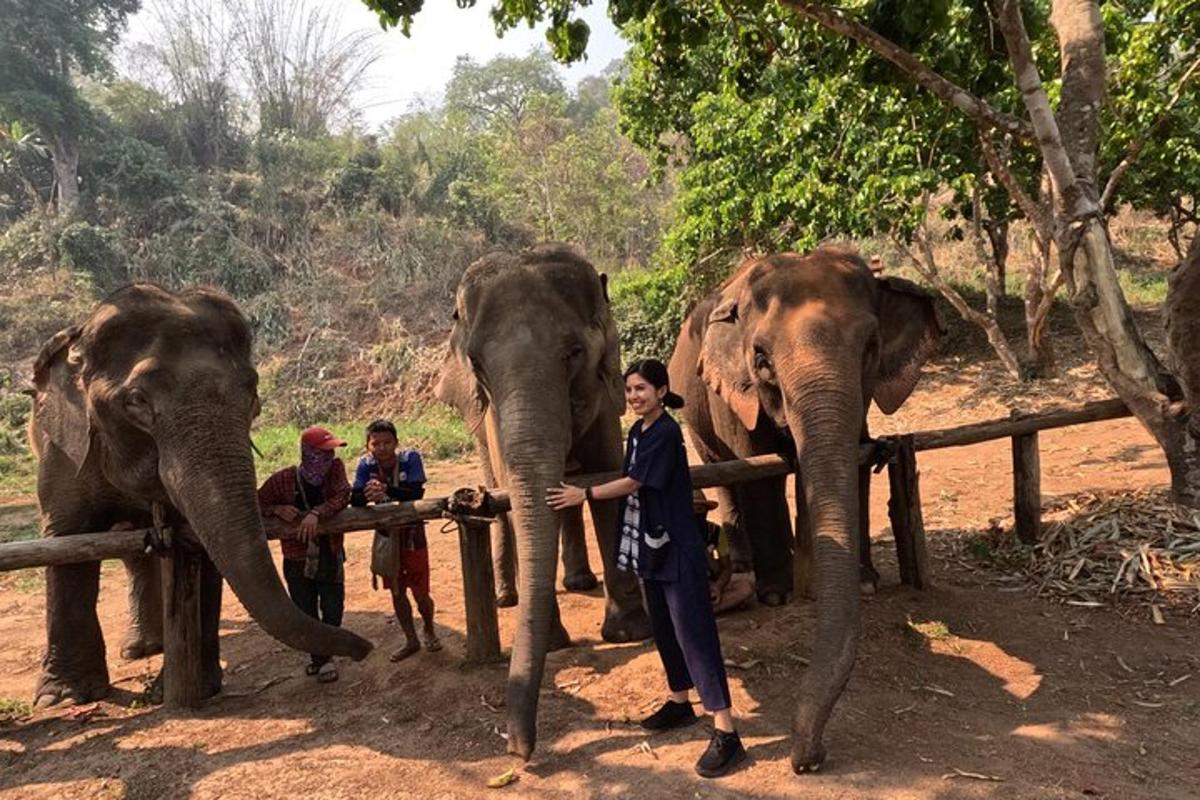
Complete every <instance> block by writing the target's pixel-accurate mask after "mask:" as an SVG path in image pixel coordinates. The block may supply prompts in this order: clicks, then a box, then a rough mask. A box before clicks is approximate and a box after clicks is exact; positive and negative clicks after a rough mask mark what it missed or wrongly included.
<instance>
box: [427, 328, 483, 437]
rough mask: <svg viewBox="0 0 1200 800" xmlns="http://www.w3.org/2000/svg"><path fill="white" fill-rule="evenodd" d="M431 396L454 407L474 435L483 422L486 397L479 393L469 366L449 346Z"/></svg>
mask: <svg viewBox="0 0 1200 800" xmlns="http://www.w3.org/2000/svg"><path fill="white" fill-rule="evenodd" d="M433 395H434V397H436V398H437V399H438V400H441V401H442V402H443V403H445V404H447V405H451V406H454V407H455V408H457V409H458V411H459V413H460V414H462V415H463V419H464V420H466V423H467V429H468V431H469V432H470V433H475V431H476V430H477V429H478V428H479V426H480V424H481V423H482V422H483V415H484V412H485V411H486V409H487V396H486V395H485V394H484V393H483V392H482V391H480V389H479V382H478V381H476V380H475V376H474V374H472V372H471V368H470V365H468V364H467V363H466V360H465V359H464V358H462V357H461V356H459V354H458V353H457V352H456V351H455V350H454V347H453V346H451V348H450V352H449V353H447V354H446V363H445V365H444V366H443V368H442V377H441V378H439V379H438V382H437V385H436V386H435V387H434V389H433Z"/></svg>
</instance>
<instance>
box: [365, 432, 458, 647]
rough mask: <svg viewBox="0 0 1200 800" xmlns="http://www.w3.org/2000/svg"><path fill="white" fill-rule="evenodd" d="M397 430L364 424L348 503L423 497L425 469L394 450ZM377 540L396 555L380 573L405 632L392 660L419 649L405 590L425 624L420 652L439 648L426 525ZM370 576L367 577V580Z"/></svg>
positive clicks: (392, 530)
mask: <svg viewBox="0 0 1200 800" xmlns="http://www.w3.org/2000/svg"><path fill="white" fill-rule="evenodd" d="M397 446H398V439H397V436H396V426H395V425H393V424H392V423H391V422H390V421H388V420H386V419H377V420H375V421H374V422H372V423H371V424H370V425H368V426H367V455H365V456H363V457H362V458H360V459H359V461H358V468H357V469H356V470H355V472H354V486H353V487H352V492H351V495H350V504H351V505H355V506H365V505H366V504H367V503H391V502H396V501H401V500H419V499H420V498H421V497H424V495H425V467H424V465H423V464H422V463H421V454H420V453H418V452H417V451H416V450H398V449H397ZM375 535H376V538H378V537H385V538H387V539H389V540H390V548H391V552H392V553H393V554H394V555H395V559H394V561H393V565H392V567H391V568H389V570H388V572H389V573H391V574H383V575H381V576H380V577H382V578H383V585H384V587H385V588H387V589H389V590H390V591H391V593H392V609H393V610H394V611H395V612H396V620H397V621H398V622H399V623H400V629H401V630H402V631H403V632H404V646H403V647H401V648H400V649H399V650H397V651H396V652H394V653H392V655H391V659H392V661H401V660H402V659H405V658H408V657H409V656H411V655H412V654H413V653H416V652H417V651H418V650H420V649H421V644H420V642H419V641H418V639H417V629H416V625H415V623H414V621H413V612H412V606H411V605H409V602H408V597H407V596H406V594H405V590H406V589H407V590H409V591H411V592H412V596H413V601H414V602H415V603H416V604H417V611H419V612H420V614H421V621H422V623H424V629H425V630H424V633H425V649H427V650H430V651H435V650H441V649H442V644H441V642H440V641H438V637H437V632H436V630H435V629H434V627H433V611H434V607H433V597H432V596H431V595H430V593H429V544H428V542H427V540H426V539H425V523H424V522H419V521H418V522H412V523H407V524H404V525H396V526H391V527H388V528H381V529H379V530H376V531H375ZM373 581H374V578H373V577H372V582H373Z"/></svg>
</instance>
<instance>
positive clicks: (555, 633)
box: [546, 596, 571, 653]
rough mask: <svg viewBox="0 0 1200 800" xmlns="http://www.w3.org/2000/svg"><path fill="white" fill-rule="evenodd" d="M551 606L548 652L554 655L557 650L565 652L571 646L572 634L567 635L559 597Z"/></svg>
mask: <svg viewBox="0 0 1200 800" xmlns="http://www.w3.org/2000/svg"><path fill="white" fill-rule="evenodd" d="M550 605H551V611H550V643H549V644H548V645H547V647H546V651H547V652H549V653H553V652H554V651H555V650H563V649H565V648H567V647H570V646H571V634H569V633H567V628H566V626H565V625H563V623H562V613H561V612H560V611H559V608H558V597H557V596H556V597H555V598H554V602H553V603H551V604H550Z"/></svg>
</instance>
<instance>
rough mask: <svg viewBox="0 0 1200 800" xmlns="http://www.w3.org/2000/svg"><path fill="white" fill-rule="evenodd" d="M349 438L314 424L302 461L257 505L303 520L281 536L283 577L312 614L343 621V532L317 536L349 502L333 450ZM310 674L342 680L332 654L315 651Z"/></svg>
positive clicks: (263, 491)
mask: <svg viewBox="0 0 1200 800" xmlns="http://www.w3.org/2000/svg"><path fill="white" fill-rule="evenodd" d="M345 444H346V442H345V441H344V440H342V439H339V438H338V437H336V436H334V435H333V434H332V433H330V432H329V431H327V430H326V429H325V428H321V427H318V426H316V425H314V426H313V427H311V428H308V429H306V430H305V431H304V433H302V434H300V463H299V464H298V465H297V466H294V467H286V468H285V469H281V470H279V471H278V472H276V473H275V474H274V475H272V476H271V477H269V478H267V480H266V482H265V483H264V484H263V485H262V488H260V489H259V490H258V505H259V507H260V508H261V509H262V514H263V516H265V517H269V516H276V517H278V518H279V519H281V520H283V521H284V522H295V521H296V520H299V521H300V524H299V526H298V527H297V528H296V530H295V531H293V532H292V533H291V535H290V536H284V538H282V539H280V540H279V544H280V546H281V547H282V549H283V577H284V580H285V581H286V582H287V587H288V594H290V595H291V596H292V602H294V603H295V604H296V605H297V606H299V607H300V609H301V610H302V611H304V613H306V614H308V615H309V616H310V617H313V618H315V619H319V620H321V621H322V622H324V623H325V624H327V625H334V626H340V625H341V624H342V613H343V611H344V610H345V605H346V586H345V570H344V569H343V567H342V565H343V563H344V562H345V560H346V551H345V548H344V547H343V545H342V534H340V533H333V534H329V535H328V536H317V524H318V523H319V522H320V521H321V520H323V519H328V518H329V517H332V516H333V515H334V514H337V513H338V512H339V511H341V510H342V509H343V508H345V507H346V506H347V505H348V504H349V503H350V483H349V482H348V481H347V480H346V466H345V465H344V464H343V463H342V461H341V459H339V458H338V457H337V456H336V455H334V450H336V449H337V448H339V447H344V446H345ZM305 674H308V675H316V676H317V680H319V681H321V682H322V683H330V682H332V681H336V680H337V679H338V673H337V667H336V666H335V665H334V663H333V660H332V659H331V658H330V657H329V656H320V655H316V654H314V655H313V656H312V662H311V663H310V664H309V665H308V667H306V668H305Z"/></svg>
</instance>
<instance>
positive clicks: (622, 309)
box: [608, 266, 691, 363]
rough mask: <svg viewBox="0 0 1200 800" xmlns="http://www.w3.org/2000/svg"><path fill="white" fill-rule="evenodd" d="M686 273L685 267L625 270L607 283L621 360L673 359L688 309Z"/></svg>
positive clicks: (630, 361) (628, 361) (629, 361)
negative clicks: (619, 344) (673, 352)
mask: <svg viewBox="0 0 1200 800" xmlns="http://www.w3.org/2000/svg"><path fill="white" fill-rule="evenodd" d="M687 278H688V276H687V272H686V271H685V270H684V269H683V268H682V267H678V266H675V267H668V268H665V269H657V270H633V269H631V270H626V271H625V272H621V273H619V274H618V275H617V276H616V277H615V278H613V279H612V280H611V281H610V282H609V284H608V293H609V298H610V300H611V302H612V312H613V317H614V318H615V320H616V323H617V330H618V331H619V332H620V337H621V358H622V359H624V360H625V362H626V363H632V362H633V361H636V360H637V359H640V358H657V359H660V360H662V361H664V362H666V361H667V360H669V359H670V357H671V353H672V351H674V349H675V339H676V337H677V336H678V335H679V329H680V326H682V325H683V320H684V317H685V316H687V312H688V310H689V306H690V305H691V304H690V303H689V301H688V292H687Z"/></svg>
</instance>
